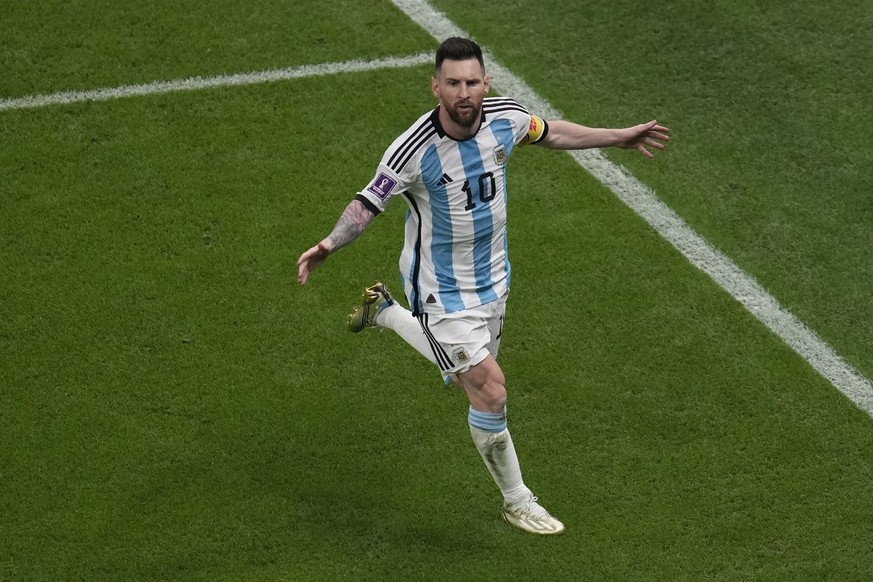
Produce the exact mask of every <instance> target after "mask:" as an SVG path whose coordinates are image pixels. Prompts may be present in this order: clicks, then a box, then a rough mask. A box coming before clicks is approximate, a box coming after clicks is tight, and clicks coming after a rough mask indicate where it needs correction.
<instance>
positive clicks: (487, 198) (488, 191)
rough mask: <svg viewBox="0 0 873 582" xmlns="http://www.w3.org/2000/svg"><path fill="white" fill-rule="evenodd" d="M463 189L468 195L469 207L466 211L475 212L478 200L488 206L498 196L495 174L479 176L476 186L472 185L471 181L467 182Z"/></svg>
mask: <svg viewBox="0 0 873 582" xmlns="http://www.w3.org/2000/svg"><path fill="white" fill-rule="evenodd" d="M461 189H462V190H463V191H464V193H465V194H466V195H467V205H466V206H464V210H473V209H474V208H476V200H475V199H476V198H478V199H479V200H481V201H482V202H484V203H486V204H487V203H488V202H491V201H492V200H494V196H495V195H496V194H497V182H496V181H495V180H494V173H493V172H485V173H484V174H482V175H480V176H479V179H478V180H477V183H476V184H475V185H474V184H471V183H470V180H465V181H464V185H463V186H462V187H461Z"/></svg>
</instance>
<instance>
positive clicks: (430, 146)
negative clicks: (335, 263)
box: [357, 97, 548, 315]
mask: <svg viewBox="0 0 873 582" xmlns="http://www.w3.org/2000/svg"><path fill="white" fill-rule="evenodd" d="M438 112H439V108H437V109H434V110H433V111H431V112H428V113H426V114H425V115H422V116H421V117H420V118H419V119H418V121H416V122H415V123H414V124H413V125H412V127H410V128H409V129H408V130H407V131H405V132H404V133H403V134H401V135H400V137H398V138H397V139H396V140H395V141H394V143H392V144H391V146H390V147H389V148H388V150H387V151H386V152H385V155H384V156H383V158H382V161H381V163H380V164H379V168H378V170H377V172H376V176H375V177H374V178H373V180H372V181H371V182H370V183H369V184H368V185H367V187H366V188H364V189H363V190H362V191H361V192H359V193H358V195H357V198H358V199H359V200H361V201H362V202H363V203H364V204H365V205H366V206H367V207H368V208H369V209H370V210H372V211H373V212H375V213H379V212H381V211H382V210H384V208H385V206H386V204H387V203H388V202H389V201H390V200H391V199H393V198H394V197H395V196H399V195H402V196H403V198H404V199H405V200H406V203H407V205H408V206H409V210H408V211H407V213H406V238H405V243H404V247H403V252H402V253H401V255H400V273H401V276H402V278H403V283H404V290H405V292H406V297H407V299H408V300H409V307H410V309H411V310H412V312H413V314H415V315H419V314H421V313H424V312H428V313H452V312H456V311H461V310H463V309H468V308H471V307H475V306H477V305H483V304H485V303H489V302H491V301H495V300H497V299H498V298H499V297H501V296H503V295H504V294H506V293H507V292H508V290H509V278H510V266H509V258H508V256H507V249H506V162H507V160H508V158H509V154H510V153H511V152H512V149H513V148H514V147H515V146H516V145H518V144H522V143H535V142H537V141H539V140H541V139H542V138H543V137H545V135H546V131H547V130H548V128H547V126H546V124H545V122H544V121H543V120H542V119H540V118H539V117H537V116H534V115H531V114H530V113H528V111H527V110H526V109H525V108H524V107H522V106H521V105H519V104H518V103H517V102H516V101H514V100H512V99H507V98H501V97H491V98H485V99H484V100H483V103H482V112H483V120H482V125H481V126H480V128H479V131H478V132H477V133H476V135H475V136H473V137H472V138H470V139H467V140H464V141H458V140H455V139H453V138H451V137H449V136H448V135H446V133H445V131H444V130H443V128H442V125H441V123H440V121H439V116H438Z"/></svg>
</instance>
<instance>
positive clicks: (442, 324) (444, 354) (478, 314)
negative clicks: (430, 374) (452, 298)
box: [418, 308, 492, 376]
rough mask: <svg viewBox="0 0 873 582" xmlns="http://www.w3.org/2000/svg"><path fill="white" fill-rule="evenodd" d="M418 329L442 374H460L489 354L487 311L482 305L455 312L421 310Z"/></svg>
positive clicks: (489, 335)
mask: <svg viewBox="0 0 873 582" xmlns="http://www.w3.org/2000/svg"><path fill="white" fill-rule="evenodd" d="M418 322H419V323H420V324H421V329H422V331H424V335H425V336H426V337H427V340H428V343H429V344H430V347H431V349H432V350H433V353H434V356H435V357H436V361H437V365H438V366H439V368H440V372H442V374H443V375H444V376H451V375H454V374H462V373H464V372H466V371H467V370H469V369H470V368H471V367H472V366H475V365H476V364H478V363H479V362H481V361H482V360H484V359H485V358H486V357H487V356H488V355H489V353H490V352H489V351H488V350H489V344H490V343H491V341H492V335H491V326H490V325H489V321H488V314H487V312H486V311H485V310H483V309H481V308H474V309H469V310H465V311H461V312H457V313H447V314H434V313H423V314H421V315H419V316H418Z"/></svg>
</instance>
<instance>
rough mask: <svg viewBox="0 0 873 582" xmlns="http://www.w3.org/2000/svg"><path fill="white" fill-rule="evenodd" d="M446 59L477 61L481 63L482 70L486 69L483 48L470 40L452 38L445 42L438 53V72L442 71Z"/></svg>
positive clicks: (457, 37)
mask: <svg viewBox="0 0 873 582" xmlns="http://www.w3.org/2000/svg"><path fill="white" fill-rule="evenodd" d="M446 59H448V60H450V61H466V60H467V59H476V60H477V61H479V64H480V65H481V66H482V69H483V70H484V69H485V60H484V59H483V58H482V48H481V47H480V46H479V45H478V44H476V43H475V42H473V41H472V40H470V39H469V38H461V37H459V36H453V37H452V38H447V39H446V40H444V41H443V42H442V44H441V45H440V48H438V49H437V52H436V70H437V71H439V70H440V68H441V67H442V66H443V61H444V60H446Z"/></svg>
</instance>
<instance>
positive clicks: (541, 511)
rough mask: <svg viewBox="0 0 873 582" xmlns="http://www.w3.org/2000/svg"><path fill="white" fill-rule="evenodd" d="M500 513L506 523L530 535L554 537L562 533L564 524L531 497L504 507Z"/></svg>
mask: <svg viewBox="0 0 873 582" xmlns="http://www.w3.org/2000/svg"><path fill="white" fill-rule="evenodd" d="M501 513H502V514H503V519H505V520H506V521H507V523H510V524H512V525H514V526H515V527H518V528H521V529H523V530H524V531H527V532H530V533H535V534H540V535H555V534H559V533H562V532H563V531H564V524H563V523H561V522H560V521H558V520H557V519H555V518H554V517H552V514H550V513H549V512H548V511H546V509H545V508H544V507H543V506H542V505H540V504H539V503H537V498H536V497H534V496H533V495H531V496H530V497H529V498H527V499H525V500H522V501H517V502H515V503H513V504H512V505H504V506H503V509H501Z"/></svg>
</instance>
